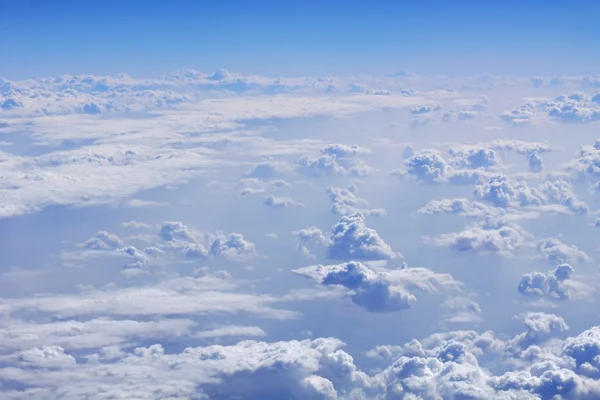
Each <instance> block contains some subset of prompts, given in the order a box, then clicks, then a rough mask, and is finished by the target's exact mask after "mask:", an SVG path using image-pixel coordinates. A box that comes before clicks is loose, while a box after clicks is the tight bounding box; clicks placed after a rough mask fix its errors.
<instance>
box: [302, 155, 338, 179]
mask: <svg viewBox="0 0 600 400" xmlns="http://www.w3.org/2000/svg"><path fill="white" fill-rule="evenodd" d="M296 170H297V171H298V172H299V173H301V174H304V175H309V176H323V175H345V174H346V173H347V171H346V169H345V168H344V167H342V166H341V165H340V164H338V162H337V158H336V156H335V155H324V156H321V157H319V158H311V157H309V156H305V157H302V158H301V159H300V160H299V161H298V164H297V165H296Z"/></svg>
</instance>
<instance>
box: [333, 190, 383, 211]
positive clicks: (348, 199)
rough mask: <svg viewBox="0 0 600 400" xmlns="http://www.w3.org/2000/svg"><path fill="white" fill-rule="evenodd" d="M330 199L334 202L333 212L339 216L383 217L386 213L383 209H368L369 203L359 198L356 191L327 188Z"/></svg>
mask: <svg viewBox="0 0 600 400" xmlns="http://www.w3.org/2000/svg"><path fill="white" fill-rule="evenodd" d="M327 194H328V195H329V199H330V200H331V201H332V202H333V205H332V206H331V212H332V213H334V214H338V215H347V214H354V213H356V212H360V213H362V214H363V215H365V216H383V215H386V211H385V209H383V208H375V209H366V208H364V207H368V205H369V203H368V202H367V201H366V200H365V199H363V198H360V197H358V196H356V194H355V191H352V190H350V189H342V188H335V187H330V188H327Z"/></svg>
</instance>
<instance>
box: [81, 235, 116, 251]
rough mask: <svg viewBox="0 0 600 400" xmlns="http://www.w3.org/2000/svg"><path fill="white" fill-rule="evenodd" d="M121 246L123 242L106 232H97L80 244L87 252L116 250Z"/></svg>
mask: <svg viewBox="0 0 600 400" xmlns="http://www.w3.org/2000/svg"><path fill="white" fill-rule="evenodd" d="M123 246H124V242H123V241H122V240H121V239H119V237H118V236H117V235H114V234H112V233H108V232H106V231H99V232H98V233H96V234H95V235H94V237H93V238H91V239H89V240H87V241H86V242H85V243H83V244H82V247H84V248H85V249H89V250H116V249H118V248H120V247H123Z"/></svg>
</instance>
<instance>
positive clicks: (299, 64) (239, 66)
mask: <svg viewBox="0 0 600 400" xmlns="http://www.w3.org/2000/svg"><path fill="white" fill-rule="evenodd" d="M598 11H600V6H599V5H598V3H596V2H592V1H571V2H564V1H554V0H551V1H529V2H522V1H513V0H510V1H490V2H473V1H453V2H449V1H401V2H394V1H370V2H367V1H344V2H342V1H314V0H309V1H285V2H278V1H277V2H276V1H252V2H244V1H233V0H228V1H216V2H206V1H164V0H157V1H153V2H147V1H139V0H132V1H127V2H122V1H114V0H108V1H100V2H87V1H86V2H82V1H75V0H56V1H44V0H0V37H2V40H1V41H0V54H2V59H3V62H2V63H0V76H2V77H5V78H8V79H19V78H24V77H29V76H54V75H59V74H65V73H71V74H81V73H87V74H101V75H103V74H114V73H118V72H126V73H128V74H132V75H135V76H146V75H156V74H163V73H168V72H171V71H173V70H175V69H179V68H195V69H199V70H203V71H212V70H215V69H217V68H220V67H224V68H227V69H230V70H233V71H238V72H241V73H244V74H261V75H271V76H298V75H333V74H336V75H342V74H345V75H353V74H360V73H368V74H386V73H390V72H393V71H396V70H412V71H415V72H419V73H425V74H428V73H434V74H456V75H465V74H471V73H481V72H490V73H497V74H517V75H528V74H550V73H552V74H589V73H592V72H594V71H595V70H597V69H598V66H600V63H599V56H598V52H597V50H598V43H600V42H599V39H600V34H599V29H598V27H597V16H598V15H599V14H598Z"/></svg>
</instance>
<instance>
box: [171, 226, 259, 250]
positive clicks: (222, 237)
mask: <svg viewBox="0 0 600 400" xmlns="http://www.w3.org/2000/svg"><path fill="white" fill-rule="evenodd" d="M159 237H160V238H161V239H162V240H163V241H164V242H165V243H164V244H162V245H161V246H162V250H164V251H175V252H180V253H182V254H184V255H185V256H186V257H192V258H196V257H200V258H206V257H208V256H214V257H221V258H230V259H240V258H247V257H251V256H254V255H255V254H256V250H255V247H254V244H253V243H251V242H248V241H247V240H245V239H244V236H243V235H241V234H239V233H229V234H224V233H222V232H216V233H211V232H204V233H200V232H198V231H196V230H195V229H193V228H190V227H188V226H187V225H184V224H183V223H181V222H179V221H166V222H163V223H162V224H161V227H160V231H159Z"/></svg>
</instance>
